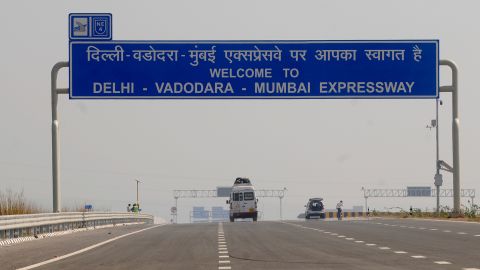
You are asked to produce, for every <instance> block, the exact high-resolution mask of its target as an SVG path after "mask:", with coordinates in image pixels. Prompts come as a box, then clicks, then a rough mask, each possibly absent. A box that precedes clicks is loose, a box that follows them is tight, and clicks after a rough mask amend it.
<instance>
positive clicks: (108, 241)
mask: <svg viewBox="0 0 480 270" xmlns="http://www.w3.org/2000/svg"><path fill="white" fill-rule="evenodd" d="M163 225H165V224H162V225H157V226H152V227H148V228H145V229H141V230H138V231H134V232H130V233H126V234H123V235H120V236H117V237H114V238H112V239H108V240H106V241H103V242H100V243H98V244H95V245H92V246H89V247H86V248H83V249H80V250H77V251H75V252H72V253H68V254H65V255H62V256H59V257H56V258H53V259H50V260H46V261H43V262H39V263H36V264H32V265H29V266H25V267H22V268H18V269H17V270H28V269H33V268H37V267H39V266H42V265H46V264H49V263H53V262H57V261H60V260H63V259H66V258H68V257H72V256H75V255H78V254H81V253H84V252H86V251H89V250H91V249H94V248H97V247H100V246H103V245H105V244H108V243H110V242H113V241H115V240H118V239H121V238H124V237H127V236H129V235H133V234H137V233H140V232H143V231H146V230H150V229H153V228H157V227H160V226H163Z"/></svg>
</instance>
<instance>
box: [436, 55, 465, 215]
mask: <svg viewBox="0 0 480 270" xmlns="http://www.w3.org/2000/svg"><path fill="white" fill-rule="evenodd" d="M440 65H444V66H448V67H450V69H451V70H452V85H451V86H442V87H440V92H451V93H452V148H453V149H452V150H453V212H454V213H456V214H458V213H460V142H459V141H460V136H459V129H460V119H459V116H458V68H457V66H456V65H455V63H454V62H452V61H450V60H440Z"/></svg>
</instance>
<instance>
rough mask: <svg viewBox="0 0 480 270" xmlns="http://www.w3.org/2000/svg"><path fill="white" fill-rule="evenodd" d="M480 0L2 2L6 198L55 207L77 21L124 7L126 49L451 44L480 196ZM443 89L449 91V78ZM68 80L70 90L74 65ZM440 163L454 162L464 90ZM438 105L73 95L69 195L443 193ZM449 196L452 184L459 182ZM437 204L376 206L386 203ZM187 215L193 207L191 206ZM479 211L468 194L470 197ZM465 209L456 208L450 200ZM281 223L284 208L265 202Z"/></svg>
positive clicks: (185, 204)
mask: <svg viewBox="0 0 480 270" xmlns="http://www.w3.org/2000/svg"><path fill="white" fill-rule="evenodd" d="M479 9H480V4H479V2H478V1H438V0H436V1H385V0H379V1H358V0H352V1H318V0H315V1H279V0H273V1H225V0H220V1H179V0H177V1H158V0H157V1H87V0H84V1H75V2H74V1H18V0H16V1H2V2H1V3H0V25H2V31H1V41H2V42H0V49H1V51H2V54H1V55H2V57H1V62H0V83H1V86H0V124H1V132H0V189H1V190H4V189H5V188H11V189H14V190H21V189H23V190H24V192H25V194H26V195H27V196H28V198H30V199H31V200H32V201H34V202H36V203H37V204H39V205H41V206H43V207H45V208H46V209H51V204H52V202H51V201H52V199H51V194H52V193H51V190H52V184H51V126H50V125H51V109H50V70H51V68H52V66H53V65H54V64H55V63H56V62H58V61H65V60H67V59H68V46H67V45H68V32H67V26H68V20H67V18H68V13H70V12H110V13H112V14H113V38H114V39H123V40H147V39H148V40H229V39H235V40H243V39H245V40H282V39H288V40H305V39H308V40H323V39H340V40H348V39H439V40H440V57H441V58H442V59H450V60H454V61H455V62H456V63H457V64H458V66H459V69H460V77H459V83H460V100H459V102H460V119H461V130H460V146H461V152H460V155H461V156H460V158H461V170H462V171H461V184H462V188H475V189H477V191H480V176H479V175H478V172H477V170H478V160H479V156H480V144H479V143H478V138H480V121H479V119H478V117H479V116H480V106H479V103H480V90H479V89H478V88H479V86H478V77H479V74H480V73H479V68H478V65H479V63H480V49H479V44H480V27H479V25H480V17H479V16H478V10H479ZM440 76H441V79H440V80H441V84H442V85H444V84H448V83H449V82H450V72H449V70H448V69H446V68H445V69H443V68H442V69H441V72H440ZM59 77H60V78H59V80H60V82H61V84H63V86H66V85H67V72H66V70H64V71H63V72H62V73H61V74H60V76H59ZM441 99H442V100H444V106H442V107H441V113H440V132H441V133H440V139H441V159H444V160H446V161H447V162H449V163H451V160H452V158H451V156H452V155H451V103H450V100H451V98H450V95H449V94H442V96H441ZM434 109H435V102H434V100H188V101H187V100H146V101H145V100H143V101H140V100H131V101H127V100H110V101H102V100H92V101H88V100H85V101H82V100H69V99H68V97H67V96H62V97H61V98H60V100H59V115H60V128H61V130H60V132H61V133H60V139H61V177H62V184H61V185H62V186H61V190H62V201H63V204H64V205H66V206H70V207H71V206H74V205H83V203H85V202H86V203H90V204H93V205H94V206H95V207H96V208H97V209H111V210H124V209H125V206H126V204H127V203H129V202H133V201H134V199H135V182H134V181H133V179H134V178H138V179H141V181H142V182H143V183H142V184H141V188H140V192H141V204H142V208H143V209H144V210H145V211H146V212H148V213H153V214H155V215H156V216H161V217H164V218H169V213H170V207H171V206H172V205H173V198H172V190H173V189H190V188H197V189H214V188H215V187H216V186H228V185H231V184H232V183H233V180H234V179H235V177H237V176H247V177H250V178H251V179H252V181H253V183H254V184H255V186H256V187H257V188H283V187H287V189H288V192H287V196H286V198H285V200H284V211H285V212H284V217H287V218H293V217H295V216H296V215H297V214H298V213H300V212H301V211H303V205H304V204H305V202H306V200H307V199H308V197H311V196H322V197H324V198H325V200H326V204H327V207H331V208H333V207H334V206H335V203H336V201H337V200H340V199H343V200H344V202H345V205H346V207H351V206H352V205H363V196H362V192H361V190H360V189H361V187H362V186H365V187H369V188H404V187H406V186H407V185H427V186H428V185H431V186H433V175H434V173H435V152H434V150H435V137H434V135H435V133H434V131H433V130H429V129H427V128H425V127H426V125H427V124H428V123H429V122H430V120H431V119H432V118H433V117H434V112H435V111H434ZM444 175H445V181H444V184H445V186H444V187H446V188H451V186H452V184H451V183H452V177H451V175H450V174H448V173H444ZM479 200H480V199H479ZM434 202H435V201H434V199H433V198H432V199H428V198H427V199H416V200H408V199H403V198H402V199H390V200H386V199H371V200H370V206H371V208H376V209H383V208H384V207H394V206H400V207H404V208H406V207H408V206H410V205H412V204H413V205H414V206H416V207H422V208H423V207H430V208H431V207H432V206H434ZM179 203H180V205H179V212H180V213H179V214H180V216H179V221H185V220H187V216H188V215H187V214H186V213H187V212H188V211H189V210H190V209H191V207H192V206H193V205H199V206H212V205H222V206H223V205H224V203H225V200H224V199H217V200H197V201H194V200H192V199H189V200H180V201H179ZM462 203H466V199H462ZM442 204H449V205H451V204H452V199H451V198H448V199H442ZM260 210H262V211H264V215H265V217H266V218H278V200H274V199H264V200H261V203H260Z"/></svg>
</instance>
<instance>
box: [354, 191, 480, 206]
mask: <svg viewBox="0 0 480 270" xmlns="http://www.w3.org/2000/svg"><path fill="white" fill-rule="evenodd" d="M362 191H363V197H364V198H365V209H368V204H367V200H368V198H398V197H437V189H435V188H430V187H407V188H404V189H400V188H397V189H392V188H374V189H366V188H363V187H362ZM439 197H444V198H446V197H455V191H454V189H439ZM460 197H467V198H470V199H471V203H472V205H473V201H474V199H475V189H460Z"/></svg>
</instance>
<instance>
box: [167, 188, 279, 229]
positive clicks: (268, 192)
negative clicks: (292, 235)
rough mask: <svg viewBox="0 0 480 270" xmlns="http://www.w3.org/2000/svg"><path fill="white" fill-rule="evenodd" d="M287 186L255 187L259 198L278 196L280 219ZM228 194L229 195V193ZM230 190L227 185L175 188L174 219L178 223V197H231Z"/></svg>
mask: <svg viewBox="0 0 480 270" xmlns="http://www.w3.org/2000/svg"><path fill="white" fill-rule="evenodd" d="M286 192H287V188H283V189H255V196H256V197H257V198H278V199H279V200H280V219H283V213H282V199H283V197H285V194H286ZM227 194H228V195H227ZM229 194H230V192H229V191H228V190H225V187H217V189H175V190H173V198H174V199H175V206H174V207H175V209H176V211H175V213H174V212H172V219H173V220H174V221H175V223H177V214H178V199H179V198H224V197H229V196H230V195H229Z"/></svg>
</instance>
